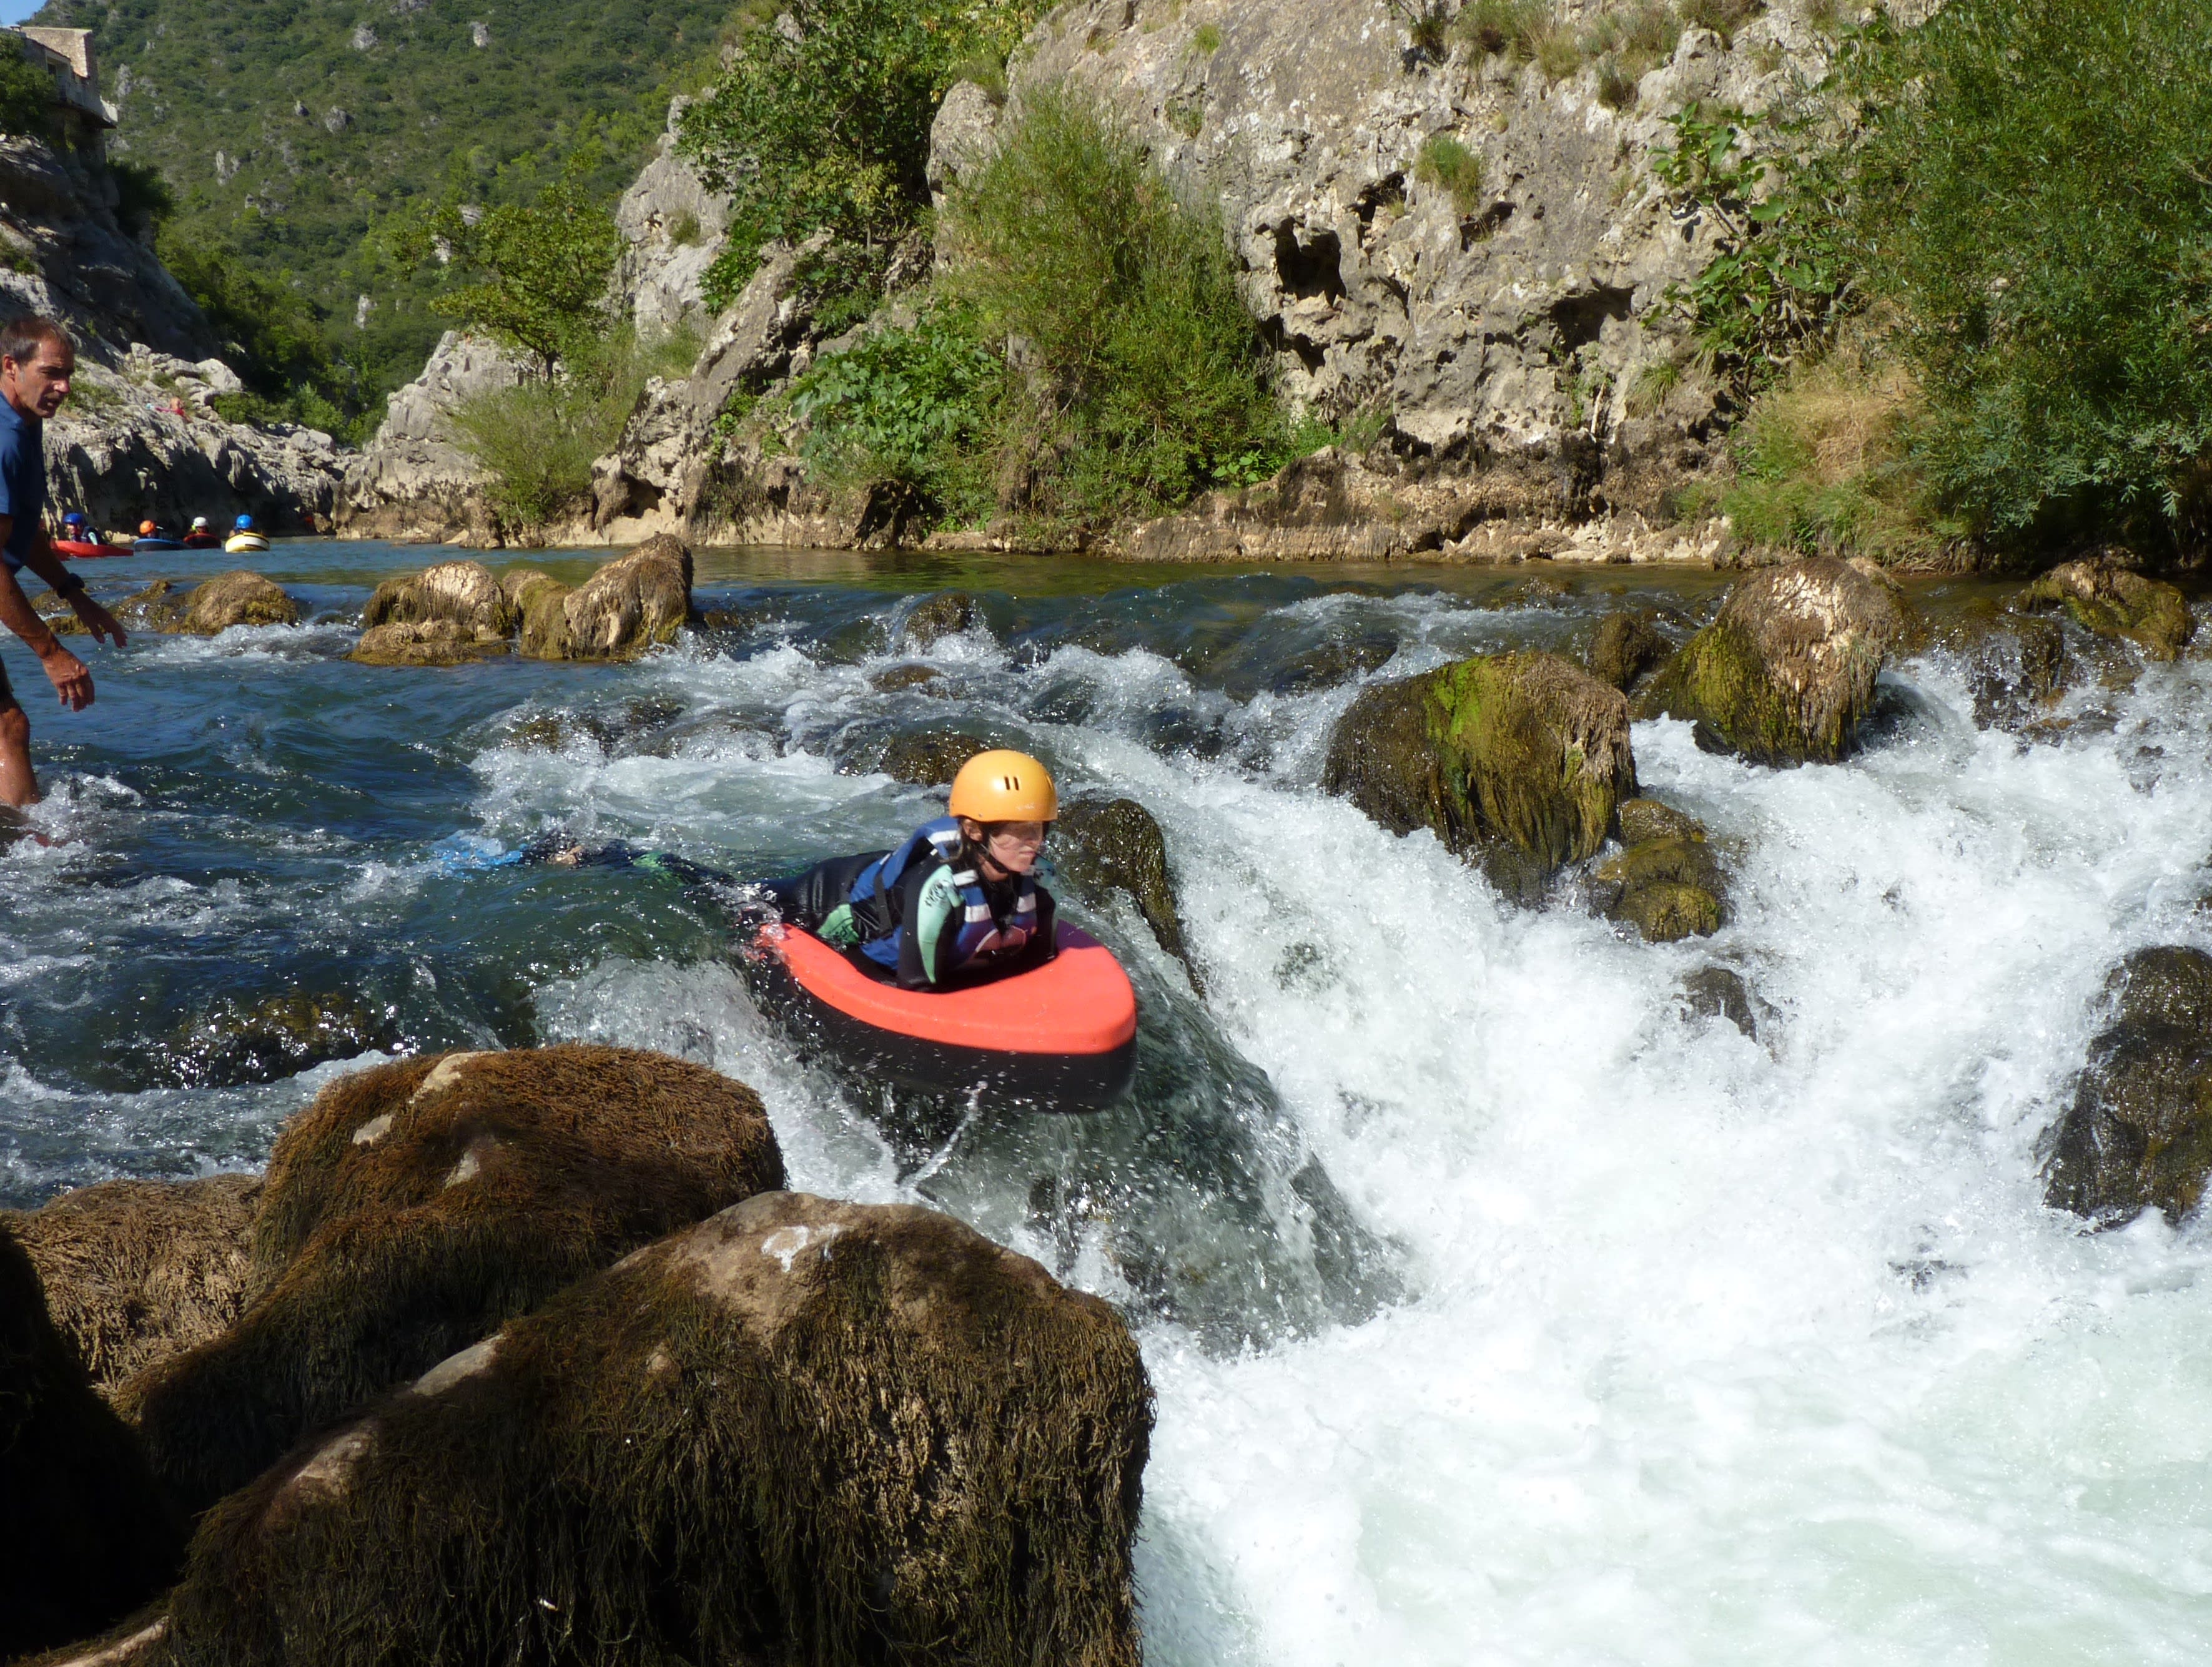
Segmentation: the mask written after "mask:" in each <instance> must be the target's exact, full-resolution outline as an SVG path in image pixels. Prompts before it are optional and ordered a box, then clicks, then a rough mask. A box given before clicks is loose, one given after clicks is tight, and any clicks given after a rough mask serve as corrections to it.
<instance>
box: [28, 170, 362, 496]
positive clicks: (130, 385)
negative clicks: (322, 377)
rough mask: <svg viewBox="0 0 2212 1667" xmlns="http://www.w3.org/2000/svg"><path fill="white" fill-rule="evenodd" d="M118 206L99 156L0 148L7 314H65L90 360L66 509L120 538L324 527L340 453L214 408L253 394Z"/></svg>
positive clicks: (58, 451)
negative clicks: (205, 523) (191, 523)
mask: <svg viewBox="0 0 2212 1667" xmlns="http://www.w3.org/2000/svg"><path fill="white" fill-rule="evenodd" d="M116 209H117V194H116V188H115V184H114V181H113V179H112V177H111V176H110V174H109V173H108V172H107V170H106V167H103V166H101V165H100V161H99V160H98V158H97V155H92V154H83V153H79V152H77V151H75V150H70V149H57V148H55V147H53V146H50V145H48V144H46V143H45V142H42V141H40V140H37V139H30V138H23V137H4V138H0V263H4V265H3V266H0V316H13V315H15V314H16V313H18V312H42V313H46V314H47V315H49V316H51V317H53V318H59V319H60V320H62V322H63V323H64V324H66V325H67V326H68V327H69V329H70V331H71V333H72V334H73V335H75V336H76V339H77V342H78V343H79V348H80V351H79V355H78V363H79V373H78V377H77V383H76V389H75V391H73V392H72V394H71V396H70V402H69V403H68V404H66V405H64V407H63V408H62V412H61V415H59V416H58V418H56V419H55V421H52V422H51V423H49V424H48V425H47V427H46V470H47V478H48V482H49V485H50V487H51V488H52V492H51V496H52V500H53V506H54V512H55V513H56V514H57V515H59V514H61V513H63V512H66V511H68V510H71V509H81V510H82V511H83V512H85V513H86V514H87V515H88V516H90V517H91V518H92V519H93V520H94V522H95V523H96V524H100V525H102V526H105V527H111V528H123V527H129V526H135V525H136V524H137V523H138V522H139V521H140V520H142V519H143V518H148V517H151V518H154V519H155V520H158V521H161V522H163V523H165V524H170V525H172V526H176V525H180V524H182V523H184V522H185V521H186V520H188V519H189V518H191V517H192V516H194V515H205V516H208V517H210V518H214V519H216V520H218V521H220V520H222V519H227V518H229V517H231V516H234V515H236V514H239V513H240V512H245V513H248V514H251V515H252V516H254V517H255V518H257V519H258V520H260V521H261V522H262V523H263V524H264V525H267V526H268V527H270V529H271V530H276V531H279V532H289V531H300V530H306V529H307V528H308V527H309V526H310V525H313V524H320V523H321V522H322V521H324V520H325V518H327V517H328V516H329V514H330V512H331V508H332V506H333V503H334V500H335V498H336V494H337V481H338V476H339V474H340V472H341V468H342V449H341V448H340V447H339V446H337V444H336V442H334V441H333V440H332V439H331V437H330V436H329V435H328V434H325V433H319V432H318V431H315V430H312V429H307V428H298V427H291V426H289V425H285V426H280V427H272V428H258V427H248V426H246V425H242V424H238V423H233V422H228V421H224V420H223V419H222V417H221V416H220V415H218V414H217V412H216V409H215V406H214V403H213V402H214V400H215V399H216V397H217V396H219V395H222V394H226V393H235V392H237V391H239V389H240V382H239V379H238V378H237V376H236V374H235V373H234V372H233V371H232V369H231V367H229V366H228V364H227V363H225V362H224V361H223V360H222V357H221V355H222V351H223V344H222V342H221V340H220V339H219V338H218V336H216V332H215V330H213V328H212V327H211V326H210V324H209V323H208V320H207V318H206V317H205V316H204V314H203V313H202V312H200V310H199V308H198V307H197V306H196V305H195V304H194V303H193V301H192V300H191V297H190V296H189V295H187V294H185V292H184V289H183V288H181V287H180V286H179V284H178V282H177V281H176V279H175V278H173V276H170V274H169V272H168V271H167V269H165V268H164V267H163V266H162V264H161V261H160V260H159V259H158V258H156V257H155V254H154V252H153V251H152V250H151V249H150V248H149V247H148V246H146V245H145V244H144V243H143V242H142V241H141V240H139V239H137V237H134V236H132V235H131V233H129V232H128V231H126V230H125V227H123V225H122V224H121V223H120V221H118V219H117V217H116Z"/></svg>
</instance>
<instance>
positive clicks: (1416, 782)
mask: <svg viewBox="0 0 2212 1667" xmlns="http://www.w3.org/2000/svg"><path fill="white" fill-rule="evenodd" d="M1322 788H1323V790H1324V791H1327V792H1330V793H1334V794H1338V795H1340V796H1342V797H1346V798H1348V799H1350V800H1351V801H1352V803H1354V804H1356V805H1358V807H1359V808H1360V809H1362V810H1364V811H1365V812H1366V813H1367V814H1368V815H1370V816H1372V817H1373V818H1374V819H1375V820H1376V821H1378V822H1380V823H1381V824H1382V825H1383V827H1387V828H1389V830H1390V831H1391V832H1392V833H1394V834H1410V833H1412V832H1413V830H1414V829H1416V828H1422V827H1425V828H1430V829H1432V830H1434V832H1435V833H1436V834H1437V836H1438V837H1439V838H1440V839H1442V840H1443V842H1444V844H1445V845H1446V846H1449V848H1450V849H1451V850H1452V851H1454V852H1458V853H1459V854H1461V855H1462V856H1467V857H1471V858H1475V859H1477V860H1479V861H1480V863H1481V864H1482V866H1483V869H1484V870H1485V871H1486V873H1488V874H1489V875H1490V876H1491V878H1492V881H1493V882H1496V883H1497V884H1498V886H1499V888H1501V889H1502V890H1504V891H1505V892H1506V893H1507V894H1509V895H1511V896H1515V897H1517V898H1520V899H1522V900H1534V897H1535V895H1536V894H1538V893H1539V892H1540V891H1541V888H1542V886H1543V885H1544V883H1545V882H1547V881H1548V880H1549V879H1550V878H1551V876H1553V874H1554V873H1556V872H1557V871H1558V870H1559V868H1560V867H1561V865H1562V864H1567V863H1571V862H1579V861H1581V860H1583V858H1588V857H1592V856H1595V854H1596V853H1597V851H1598V848H1599V847H1600V846H1602V845H1603V844H1604V843H1605V840H1606V837H1607V834H1609V833H1610V832H1611V831H1612V828H1613V814H1614V811H1615V809H1616V808H1617V807H1618V806H1619V805H1620V802H1621V801H1622V800H1624V799H1629V798H1633V797H1635V796H1636V758H1635V755H1634V754H1633V753H1632V751H1631V749H1630V747H1629V740H1628V701H1627V699H1626V697H1625V696H1624V695H1623V694H1621V693H1620V690H1619V689H1616V688H1608V687H1607V685H1605V684H1603V683H1601V682H1598V681H1597V679H1595V677H1592V676H1590V675H1589V673H1588V672H1586V671H1583V670H1580V669H1579V668H1577V667H1576V666H1572V665H1570V664H1567V662H1565V660H1562V659H1560V658H1558V657H1557V656H1555V655H1551V654H1543V653H1535V652H1519V653H1511V654H1498V655H1492V656H1489V657H1487V658H1481V659H1474V660H1462V661H1460V662H1459V663H1458V664H1454V665H1448V666H1443V667H1441V668H1439V669H1438V670H1435V671H1430V672H1425V673H1423V674H1422V675H1421V676H1417V677H1408V678H1405V679H1402V680H1400V681H1398V682H1388V683H1376V684H1372V685H1370V687H1368V688H1365V689H1363V690H1362V691H1361V692H1360V694H1359V697H1358V699H1357V700H1354V701H1353V702H1352V706H1351V707H1350V709H1349V710H1347V711H1346V713H1345V714H1344V716H1343V717H1342V718H1340V719H1339V720H1338V722H1337V725H1336V729H1335V730H1334V733H1333V734H1332V735H1331V736H1330V737H1329V746H1328V761H1327V762H1326V764H1325V765H1324V767H1323V769H1322Z"/></svg>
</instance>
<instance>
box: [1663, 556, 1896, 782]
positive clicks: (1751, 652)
mask: <svg viewBox="0 0 2212 1667" xmlns="http://www.w3.org/2000/svg"><path fill="white" fill-rule="evenodd" d="M1910 633H1911V616H1910V615H1907V614H1906V612H1905V607H1904V604H1903V603H1900V602H1899V600H1898V598H1897V597H1896V596H1895V595H1893V593H1892V591H1890V589H1889V587H1888V586H1887V585H1885V584H1883V583H1881V581H1880V580H1878V579H1871V578H1869V577H1868V576H1867V575H1866V574H1865V573H1862V572H1860V571H1859V570H1858V569H1857V567H1852V566H1851V565H1850V563H1848V562H1844V561H1834V560H1832V559H1830V558H1828V557H1826V556H1816V557H1814V558H1813V559H1812V560H1810V561H1796V562H1791V563H1790V564H1789V565H1788V566H1786V567H1769V568H1766V569H1765V570H1763V571H1761V572H1759V573H1754V574H1753V575H1752V576H1751V577H1750V578H1748V579H1743V580H1741V582H1739V583H1738V584H1737V585H1735V588H1734V589H1732V590H1730V591H1729V594H1728V599H1727V600H1726V601H1725V602H1723V603H1722V604H1721V610H1720V615H1719V616H1718V617H1717V618H1716V619H1715V620H1714V621H1713V622H1712V623H1711V625H1709V626H1707V627H1705V629H1704V630H1702V631H1700V632H1699V633H1698V634H1697V635H1696V636H1694V637H1692V638H1691V639H1690V640H1689V641H1688V642H1687V643H1686V644H1685V645H1684V646H1683V647H1682V650H1681V652H1680V653H1678V654H1677V655H1675V656H1674V659H1673V660H1672V661H1671V662H1669V663H1668V665H1667V667H1666V669H1665V670H1663V671H1662V672H1661V673H1660V675H1659V676H1658V677H1657V678H1656V680H1655V681H1654V682H1653V683H1652V685H1651V687H1650V689H1649V690H1647V691H1646V693H1645V694H1644V697H1643V700H1642V701H1641V703H1640V709H1641V710H1643V711H1644V712H1650V713H1658V712H1665V713H1667V714H1668V715H1669V716H1672V717H1675V718H1689V719H1691V720H1692V722H1694V723H1695V724H1696V725H1697V727H1698V739H1699V744H1701V745H1703V746H1706V747H1708V748H1710V749H1714V750H1717V751H1727V752H1733V753H1737V754H1740V755H1741V756H1743V757H1744V758H1747V759H1748V760H1750V761H1752V762H1753V763H1754V764H1778V765H1790V764H1807V763H1814V764H1833V763H1835V762H1837V761H1839V760H1841V759H1843V758H1844V757H1845V756H1847V755H1849V754H1850V752H1851V750H1852V749H1853V748H1854V747H1855V745H1856V744H1857V733H1858V727H1859V724H1860V723H1861V722H1862V721H1863V719H1864V718H1865V717H1866V716H1867V714H1868V712H1869V711H1870V710H1871V709H1872V708H1873V706H1874V686H1875V677H1876V676H1878V675H1879V674H1880V672H1881V667H1882V662H1883V661H1884V660H1885V659H1887V658H1888V656H1889V655H1890V653H1891V652H1893V651H1894V650H1895V649H1897V648H1898V647H1899V646H1901V645H1902V644H1903V643H1904V642H1905V640H1906V638H1907V637H1908V635H1909V634H1910Z"/></svg>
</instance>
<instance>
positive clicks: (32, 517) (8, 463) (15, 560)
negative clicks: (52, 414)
mask: <svg viewBox="0 0 2212 1667" xmlns="http://www.w3.org/2000/svg"><path fill="white" fill-rule="evenodd" d="M0 515H7V516H12V517H14V518H15V525H14V526H12V527H10V528H9V530H8V543H7V547H6V548H5V549H0V561H4V562H6V563H7V565H8V571H9V573H14V572H15V571H16V570H17V569H18V568H20V567H21V566H22V565H23V563H24V562H25V561H27V559H28V558H29V556H30V554H31V552H32V551H33V549H37V548H38V543H39V528H40V525H41V524H43V523H44V522H45V519H46V424H45V423H43V422H41V421H39V420H38V418H36V417H27V416H25V415H23V414H22V413H21V411H19V410H17V409H15V407H14V406H13V405H11V404H9V403H8V402H7V401H6V400H4V399H0Z"/></svg>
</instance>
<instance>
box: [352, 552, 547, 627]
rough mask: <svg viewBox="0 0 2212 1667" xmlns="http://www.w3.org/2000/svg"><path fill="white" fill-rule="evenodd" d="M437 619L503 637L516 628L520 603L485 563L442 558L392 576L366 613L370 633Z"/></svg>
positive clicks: (363, 620)
mask: <svg viewBox="0 0 2212 1667" xmlns="http://www.w3.org/2000/svg"><path fill="white" fill-rule="evenodd" d="M434 620H449V621H452V622H453V623H454V624H455V625H458V626H460V627H463V628H464V629H465V631H466V632H467V633H469V634H470V635H471V636H479V637H485V638H490V639H493V640H497V639H501V638H504V637H507V636H508V635H510V634H512V633H513V630H514V626H515V611H514V604H513V603H512V602H510V601H509V600H508V598H507V592H506V591H504V590H503V589H502V588H501V585H500V582H499V580H497V579H495V578H493V577H492V573H491V569H490V568H489V567H485V566H484V564H483V562H481V561H441V562H440V563H439V564H438V565H437V566H436V567H425V568H424V569H423V570H422V572H421V573H408V574H405V575H404V576H402V577H399V578H394V579H386V580H385V581H384V582H383V583H382V584H381V585H378V586H377V587H376V593H375V594H374V596H372V597H369V599H368V606H367V607H366V608H364V609H362V611H361V623H362V629H363V630H367V631H374V629H376V628H377V627H379V626H381V625H428V624H429V623H430V622H431V621H434Z"/></svg>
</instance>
